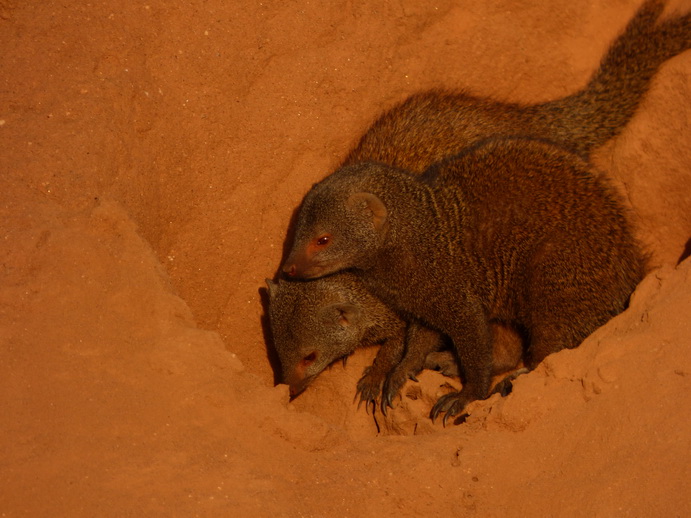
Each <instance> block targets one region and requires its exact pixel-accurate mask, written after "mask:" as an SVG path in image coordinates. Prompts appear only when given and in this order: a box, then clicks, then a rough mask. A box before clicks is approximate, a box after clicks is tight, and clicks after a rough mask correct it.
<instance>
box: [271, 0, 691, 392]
mask: <svg viewBox="0 0 691 518" xmlns="http://www.w3.org/2000/svg"><path fill="white" fill-rule="evenodd" d="M663 7H664V3H663V2H661V1H657V0H648V1H646V2H645V3H644V4H643V5H642V7H641V8H640V9H639V11H638V12H637V13H636V15H635V16H634V17H633V18H632V20H631V21H630V22H629V24H628V25H627V27H626V29H625V31H624V32H623V33H622V34H621V35H620V36H619V37H618V38H617V39H616V40H615V41H614V42H613V44H612V45H611V47H610V49H609V50H608V52H607V54H606V55H605V56H604V57H603V59H602V61H601V63H600V67H599V69H598V70H597V71H596V72H595V73H594V75H593V76H592V78H591V79H590V81H589V82H588V84H587V85H586V87H585V88H584V89H582V90H580V91H579V92H576V93H575V94H572V95H570V96H567V97H565V98H563V99H559V100H556V101H551V102H547V103H541V104H536V105H518V104H509V103H501V102H498V101H495V100H492V99H484V98H478V97H474V96H471V95H468V94H465V93H452V92H446V91H438V90H436V91H430V92H423V93H419V94H416V95H413V96H412V97H410V98H408V99H407V100H406V101H404V102H403V103H401V104H399V105H397V106H395V107H394V108H392V109H391V110H389V111H387V112H385V113H384V114H383V115H382V116H381V117H380V118H379V119H378V120H377V121H376V122H375V123H374V124H373V125H372V126H371V127H370V128H369V129H368V131H367V132H366V133H365V135H364V136H363V137H362V138H361V140H360V142H359V144H358V145H357V146H356V147H355V148H354V149H353V150H352V151H351V152H350V154H349V155H348V157H347V158H346V160H345V162H344V165H349V164H355V163H358V162H363V161H364V162H366V161H377V162H382V163H385V164H388V165H392V166H397V167H403V168H407V169H409V170H411V171H415V172H422V171H423V170H424V169H425V168H427V167H428V166H430V165H431V164H432V163H433V162H434V161H437V160H439V159H441V158H443V157H445V156H448V155H451V154H454V153H455V152H458V151H460V150H462V149H463V148H464V147H466V146H468V145H470V144H472V143H473V142H477V141H478V140H480V139H482V138H486V137H489V136H492V135H493V134H499V135H505V134H516V135H533V136H536V137H544V138H547V139H551V140H554V141H557V142H560V143H561V144H562V145H563V146H566V147H567V148H569V149H572V150H573V151H574V152H576V153H578V154H580V155H587V154H588V153H590V152H591V151H592V150H593V149H594V148H595V147H597V146H599V145H601V144H604V142H606V141H607V140H608V139H610V138H612V137H614V136H616V135H617V134H618V133H619V132H620V131H621V129H622V128H623V127H624V125H625V124H626V123H627V122H628V120H629V119H630V118H631V116H632V115H633V113H634V112H635V109H636V107H637V106H638V104H639V102H640V99H641V97H642V96H643V94H644V93H645V92H646V90H647V89H648V85H649V83H650V80H651V78H652V76H653V75H654V73H655V72H656V71H657V69H658V68H659V66H660V65H661V64H662V63H663V62H664V61H666V60H667V59H670V58H671V57H673V56H675V55H676V54H679V53H681V52H683V51H684V50H686V49H687V48H689V46H691V16H690V15H685V16H682V17H678V18H673V19H669V20H666V21H663V22H661V23H659V24H657V20H658V18H659V17H660V14H661V13H662V10H663ZM334 281H335V279H334ZM352 282H354V281H352V279H351V280H349V281H348V284H349V285H352ZM300 289H301V290H308V289H309V288H307V287H301V288H300ZM334 289H335V288H334ZM346 289H347V287H346ZM320 293H323V292H321V291H320ZM282 296H283V295H282V290H279V291H278V292H277V294H276V295H272V296H270V306H272V305H275V304H280V300H279V299H280V298H281V297H282ZM303 300H304V301H305V303H303V304H301V305H300V306H298V307H297V308H296V311H297V312H300V313H302V312H305V313H306V314H309V313H314V314H317V313H319V312H320V310H321V307H322V306H325V305H326V302H324V303H322V302H320V300H319V297H318V296H316V295H314V296H312V297H309V298H304V299H303ZM307 300H309V301H310V303H311V304H313V306H312V307H311V306H310V305H309V304H307V302H306V301H307ZM367 310H368V309H367V308H366V307H361V311H367ZM285 315H286V316H284V317H282V318H284V319H285V321H283V322H280V323H277V322H276V320H277V319H278V318H279V317H277V316H275V315H272V316H271V323H272V326H274V325H278V326H279V327H283V328H288V327H290V326H291V325H293V324H291V320H293V319H295V320H296V321H297V319H299V318H302V317H299V316H298V315H297V314H296V315H293V314H291V313H286V314H285ZM294 325H297V324H294ZM360 333H361V334H362V335H363V336H364V333H365V331H364V330H361V331H360ZM394 334H395V333H394ZM287 343H288V342H285V343H284V345H283V347H288V346H287V345H285V344H287ZM290 343H294V344H300V343H301V339H300V335H299V332H298V331H297V330H296V331H295V332H294V333H293V339H291V341H290ZM368 344H369V343H368V342H367V343H365V344H363V345H368ZM277 347H279V346H278V344H277ZM295 347H299V346H298V345H295ZM330 347H331V345H330V343H329V342H321V349H320V352H321V353H322V354H326V353H327V351H328V349H329V348H330ZM338 351H339V352H340V349H338ZM351 351H352V349H351ZM331 356H333V354H326V356H325V357H331ZM284 368H285V367H284ZM315 369H316V366H313V367H312V368H311V370H310V372H313V373H314V372H315ZM392 385H393V384H392ZM368 393H370V392H368ZM361 394H362V392H361Z"/></svg>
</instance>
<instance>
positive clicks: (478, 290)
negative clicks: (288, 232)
mask: <svg viewBox="0 0 691 518" xmlns="http://www.w3.org/2000/svg"><path fill="white" fill-rule="evenodd" d="M624 212H625V211H624V209H623V207H622V204H621V203H620V200H619V198H618V196H617V194H616V193H615V191H614V189H613V188H611V187H610V186H609V185H608V183H607V182H606V181H605V180H604V179H603V178H602V177H601V175H598V173H597V172H596V171H594V170H593V168H592V167H591V166H590V165H589V164H588V162H586V161H584V160H582V159H580V158H579V157H578V156H577V155H575V154H573V153H571V152H569V151H567V150H564V149H561V148H559V147H557V146H555V145H553V144H550V143H547V142H544V141H538V140H531V139H522V138H506V139H501V138H492V139H489V140H487V141H484V142H482V143H480V144H476V145H474V146H472V147H471V148H468V149H466V150H465V151H463V152H462V153H461V154H459V155H457V156H455V157H451V158H448V159H445V160H443V161H441V162H439V163H437V164H435V165H433V166H432V167H430V168H429V169H427V170H426V171H425V172H424V173H423V174H422V175H421V176H420V175H415V174H411V173H409V172H407V171H404V170H401V169H397V168H395V167H391V166H388V165H385V164H380V163H375V162H371V163H357V164H353V165H349V166H346V167H343V168H341V169H339V170H337V171H336V172H334V173H332V174H331V175H329V176H328V177H327V178H325V179H324V180H322V181H321V182H320V183H318V184H316V185H314V186H313V187H312V189H311V190H310V191H309V192H308V193H307V195H306V196H305V198H304V200H303V203H302V206H301V208H300V210H299V212H298V217H297V221H296V228H295V237H294V241H293V246H292V249H291V251H290V253H289V255H288V258H287V260H286V261H285V263H284V266H283V271H284V272H285V273H287V274H288V275H289V276H291V277H293V278H296V279H316V278H319V277H323V276H326V275H329V274H332V273H335V272H339V271H342V270H351V271H352V272H353V273H355V274H356V275H357V276H358V277H359V279H360V280H361V281H362V282H363V283H364V284H365V287H366V288H367V289H368V290H369V291H370V292H371V293H372V294H373V295H375V296H376V297H378V298H379V299H380V300H382V301H383V302H384V303H385V304H387V305H388V306H389V307H391V308H392V309H393V310H394V311H396V312H397V313H398V314H400V315H402V316H403V317H404V318H405V319H406V320H413V321H416V322H420V323H422V324H424V325H425V326H427V327H430V328H432V329H435V330H437V331H439V332H440V333H442V334H444V335H446V336H448V337H449V338H450V339H451V341H452V342H453V346H454V349H455V351H456V353H457V355H458V358H459V360H460V365H461V367H462V368H463V372H464V384H463V388H462V390H461V391H460V392H454V393H451V394H448V395H446V396H443V397H442V398H440V399H439V400H438V401H437V403H436V404H435V405H434V406H433V408H432V411H431V413H430V416H431V417H432V419H435V418H436V417H437V416H438V415H439V414H440V413H445V415H444V422H446V420H447V418H448V417H451V416H454V415H456V414H458V413H459V412H460V411H461V410H462V409H463V408H464V407H465V406H466V404H467V403H469V402H470V401H473V400H476V399H480V398H485V397H486V396H487V395H488V391H489V388H490V387H489V384H490V375H491V370H492V343H491V336H490V322H492V321H500V322H504V323H506V324H508V325H510V326H515V327H517V328H520V329H522V330H523V331H524V332H525V334H526V338H527V342H528V347H527V351H526V356H525V357H524V361H525V363H526V365H527V367H528V368H533V367H534V366H535V365H537V364H538V363H539V362H540V361H542V360H543V359H544V358H545V357H546V356H547V355H548V354H550V353H553V352H556V351H558V350H560V349H562V348H572V347H576V346H577V345H579V344H580V343H581V341H582V340H583V339H584V338H585V337H586V336H588V335H589V334H590V333H592V332H593V331H594V330H595V329H596V328H597V327H599V326H600V325H602V324H604V323H605V322H606V321H607V320H609V319H610V318H611V317H612V316H614V315H616V314H618V313H620V312H621V311H623V309H624V308H625V306H626V304H627V301H628V298H629V296H630V294H631V293H632V292H633V290H634V288H635V286H636V284H637V283H638V282H639V281H640V280H641V278H642V276H643V274H644V271H645V260H644V258H643V255H642V254H641V252H640V250H639V247H638V245H637V242H636V240H635V238H634V237H633V235H632V232H631V229H630V227H629V223H628V222H627V219H626V217H625V214H624Z"/></svg>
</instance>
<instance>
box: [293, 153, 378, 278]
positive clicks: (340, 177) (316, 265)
mask: <svg viewBox="0 0 691 518" xmlns="http://www.w3.org/2000/svg"><path fill="white" fill-rule="evenodd" d="M370 167H371V166H370ZM361 170H362V166H361V167H359V168H348V169H341V170H339V171H336V172H335V173H333V174H332V175H331V176H329V177H327V178H326V179H325V180H323V181H322V182H320V183H318V184H316V185H315V186H314V187H313V188H312V190H311V191H310V192H309V193H307V195H306V196H305V199H304V200H303V203H302V206H301V207H300V211H299V214H298V219H297V224H296V228H295V239H294V242H293V247H292V249H291V252H290V254H289V255H288V258H287V260H286V262H285V263H284V266H283V272H285V273H286V274H287V275H288V276H290V277H294V278H298V279H315V278H318V277H323V276H325V275H328V274H331V273H335V272H338V271H341V270H346V269H349V268H366V267H367V265H368V263H369V262H370V261H371V260H372V259H373V258H374V256H375V255H376V254H377V252H378V249H379V246H380V244H381V242H382V239H383V237H384V235H385V233H386V230H387V226H388V225H387V218H388V210H387V207H386V205H385V204H384V202H383V201H382V200H381V198H380V197H379V196H378V195H377V194H375V193H374V192H372V189H368V187H367V186H366V185H363V184H364V182H363V181H362V178H360V177H359V175H358V174H357V173H358V172H365V173H366V171H361Z"/></svg>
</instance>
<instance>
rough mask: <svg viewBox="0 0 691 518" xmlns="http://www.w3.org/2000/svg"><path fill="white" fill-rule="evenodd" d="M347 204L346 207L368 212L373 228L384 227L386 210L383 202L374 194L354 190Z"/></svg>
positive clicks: (379, 228)
mask: <svg viewBox="0 0 691 518" xmlns="http://www.w3.org/2000/svg"><path fill="white" fill-rule="evenodd" d="M347 205H348V207H352V208H354V209H360V210H362V211H363V212H366V213H368V214H369V215H370V217H371V218H372V223H374V228H375V229H376V230H381V229H382V228H383V227H384V224H385V223H386V216H387V214H388V211H387V210H386V205H384V202H383V201H381V199H379V197H378V196H376V195H375V194H372V193H370V192H356V193H355V194H351V195H350V197H349V198H348V201H347Z"/></svg>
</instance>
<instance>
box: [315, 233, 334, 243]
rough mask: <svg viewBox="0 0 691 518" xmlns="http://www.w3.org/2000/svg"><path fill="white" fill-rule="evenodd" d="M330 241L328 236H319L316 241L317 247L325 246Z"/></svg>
mask: <svg viewBox="0 0 691 518" xmlns="http://www.w3.org/2000/svg"><path fill="white" fill-rule="evenodd" d="M330 240H331V236H330V235H329V234H324V235H323V236H319V237H318V238H317V239H316V241H315V242H316V243H317V246H326V245H328V244H329V241H330Z"/></svg>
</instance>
